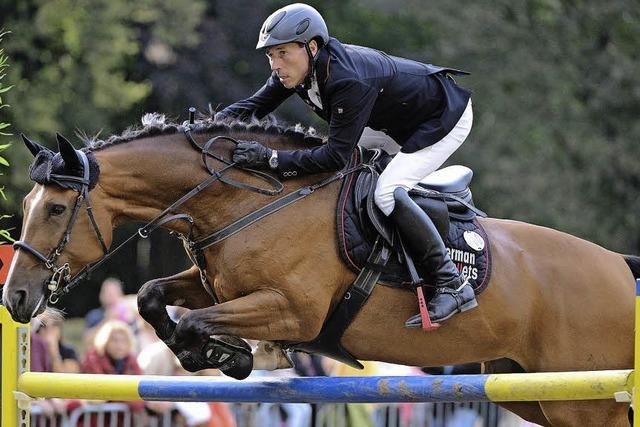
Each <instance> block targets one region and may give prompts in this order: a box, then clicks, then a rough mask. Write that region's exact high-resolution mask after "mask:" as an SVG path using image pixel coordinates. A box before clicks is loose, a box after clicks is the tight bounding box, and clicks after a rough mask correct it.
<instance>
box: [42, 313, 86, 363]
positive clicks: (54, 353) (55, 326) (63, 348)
mask: <svg viewBox="0 0 640 427" xmlns="http://www.w3.org/2000/svg"><path fill="white" fill-rule="evenodd" d="M62 328H63V320H62V319H58V318H53V317H49V318H47V319H46V320H45V321H44V323H43V324H42V326H41V327H40V328H39V329H38V333H37V335H38V337H41V338H42V340H43V341H44V342H45V343H46V345H47V351H48V354H49V360H50V361H51V369H52V371H53V372H59V373H68V374H75V373H78V372H80V362H79V361H78V355H77V353H76V350H75V348H73V347H72V346H71V345H69V344H66V343H64V342H63V341H62Z"/></svg>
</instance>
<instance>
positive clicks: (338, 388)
mask: <svg viewBox="0 0 640 427" xmlns="http://www.w3.org/2000/svg"><path fill="white" fill-rule="evenodd" d="M632 387H633V372H632V371H631V370H615V371H594V372H560V373H556V372H550V373H533V374H494V375H438V376H415V377H414V376H408V377H389V376H386V377H308V378H274V379H259V380H252V379H247V380H243V381H234V380H229V379H226V378H224V377H197V376H196V377H154V376H137V375H89V374H51V373H43V372H27V373H25V374H22V375H21V376H20V379H19V380H18V390H19V391H21V392H23V393H25V394H27V395H29V396H33V397H44V398H48V397H60V398H68V399H92V400H160V401H172V400H173V401H176V400H177V401H196V402H199V401H205V402H206V401H213V402H274V403H283V402H309V403H344V402H350V403H380V402H480V401H492V402H512V401H540V400H543V401H546V400H595V399H612V398H613V395H614V394H615V393H617V392H620V391H627V392H629V393H631V391H632Z"/></svg>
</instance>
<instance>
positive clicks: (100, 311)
mask: <svg viewBox="0 0 640 427" xmlns="http://www.w3.org/2000/svg"><path fill="white" fill-rule="evenodd" d="M123 296H124V293H123V291H122V282H121V281H120V280H119V279H116V278H114V277H109V278H108V279H106V280H105V281H104V282H102V286H101V287H100V307H98V308H94V309H93V310H91V311H89V313H87V315H86V316H85V318H84V321H85V324H86V327H87V329H91V328H94V327H96V326H98V324H100V322H102V321H103V320H105V318H110V319H119V320H123V321H125V322H128V321H129V319H126V318H120V317H123V316H124V315H125V313H124V310H125V307H124V306H123V305H122V299H123ZM121 311H122V313H121V314H122V316H120V312H121ZM107 315H108V316H107Z"/></svg>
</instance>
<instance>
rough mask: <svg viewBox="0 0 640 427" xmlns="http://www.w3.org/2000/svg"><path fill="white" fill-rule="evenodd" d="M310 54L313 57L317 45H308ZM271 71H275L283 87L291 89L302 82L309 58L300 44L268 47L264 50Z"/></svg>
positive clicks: (312, 43)
mask: <svg viewBox="0 0 640 427" xmlns="http://www.w3.org/2000/svg"><path fill="white" fill-rule="evenodd" d="M309 47H310V49H311V53H312V54H313V55H315V53H316V51H317V44H316V42H315V41H311V43H309ZM265 53H266V55H267V58H269V65H270V66H271V71H275V72H276V74H277V75H278V77H279V78H280V82H282V84H283V85H284V87H286V88H288V89H291V88H294V87H296V86H298V85H300V84H302V83H303V82H304V78H305V77H306V75H307V72H308V71H309V56H308V55H307V51H306V49H305V48H304V46H303V45H301V44H300V43H285V44H280V45H277V46H271V47H268V48H267V50H266V52H265Z"/></svg>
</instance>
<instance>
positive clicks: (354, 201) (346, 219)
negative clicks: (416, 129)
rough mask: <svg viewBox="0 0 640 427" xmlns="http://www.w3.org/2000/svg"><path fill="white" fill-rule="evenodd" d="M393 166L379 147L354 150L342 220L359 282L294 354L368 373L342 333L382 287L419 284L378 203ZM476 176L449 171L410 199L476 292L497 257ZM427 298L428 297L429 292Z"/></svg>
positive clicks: (343, 245) (342, 240) (346, 255)
mask: <svg viewBox="0 0 640 427" xmlns="http://www.w3.org/2000/svg"><path fill="white" fill-rule="evenodd" d="M389 161H391V157H390V156H388V155H383V152H381V151H380V150H366V149H363V148H359V149H358V150H355V152H354V154H353V156H352V159H351V163H350V165H349V167H348V168H347V170H352V171H353V170H355V171H356V172H352V173H349V174H348V175H346V178H345V179H344V181H343V184H342V189H341V191H340V196H339V199H338V207H337V212H336V215H337V217H336V219H337V222H336V223H337V234H338V246H339V248H340V250H339V252H340V256H341V257H342V259H343V261H344V262H345V264H346V265H347V266H349V268H350V269H351V270H353V271H354V272H355V273H357V277H356V279H355V281H354V282H353V284H352V285H351V286H350V287H349V289H348V290H347V292H346V293H345V295H344V296H343V298H342V299H341V301H340V303H338V305H337V307H336V308H335V310H334V311H333V312H332V313H331V314H330V316H329V317H328V319H327V320H326V322H325V324H324V325H323V327H322V330H321V331H320V334H319V335H318V336H317V337H316V338H315V339H314V340H312V341H310V342H304V343H290V344H288V345H287V348H289V349H290V350H293V351H302V352H305V353H315V354H322V355H324V356H327V357H331V358H333V359H335V360H338V361H340V362H342V363H345V364H347V365H349V366H352V367H355V368H360V369H362V368H363V366H362V364H361V363H360V362H359V361H358V360H356V359H355V358H354V357H353V356H352V355H351V354H350V353H349V352H348V351H346V350H345V349H344V348H343V347H342V345H341V344H340V340H341V338H342V335H344V332H345V331H346V329H347V328H348V327H349V325H350V324H351V322H352V321H353V319H354V318H355V317H356V316H357V314H358V312H359V311H360V309H361V308H362V307H363V306H364V304H366V302H367V300H368V298H369V296H370V295H371V293H372V292H373V289H374V288H375V286H376V284H378V283H380V284H382V285H385V286H392V287H401V288H404V289H407V290H411V289H412V287H410V286H407V285H410V284H415V282H416V276H417V274H416V273H415V272H412V271H411V270H412V266H413V262H412V261H411V260H410V259H408V258H407V257H408V256H409V252H408V251H407V250H405V248H403V247H402V243H401V240H400V239H399V238H398V237H397V235H396V232H395V231H394V229H393V227H392V226H391V224H390V222H389V221H388V220H387V218H386V217H385V216H384V214H383V213H382V212H381V211H380V210H379V209H378V208H377V206H376V205H375V203H374V192H375V188H376V183H377V180H378V176H379V175H380V173H381V171H382V170H384V167H385V166H386V165H387V164H388V163H389ZM472 176H473V172H472V171H471V169H469V168H466V167H464V166H451V167H448V168H444V169H442V170H440V171H437V172H434V173H433V174H431V175H429V177H428V179H426V180H425V181H424V182H421V183H420V184H419V185H418V186H417V187H416V188H414V189H412V190H411V191H410V192H409V195H410V196H411V197H412V199H413V200H414V201H415V202H416V203H417V204H418V206H420V207H421V208H422V209H423V210H424V211H425V212H426V213H427V214H428V215H429V217H430V218H431V219H432V221H433V222H434V223H435V225H436V227H437V229H438V231H439V233H440V235H441V237H442V238H443V241H444V242H445V245H446V246H447V250H448V251H449V254H450V256H451V259H452V260H453V262H454V263H455V264H456V267H457V268H458V270H460V271H461V272H462V273H463V274H464V275H465V277H466V278H467V279H468V280H469V283H470V284H471V286H472V287H473V288H474V291H475V293H476V295H477V294H479V293H480V292H482V291H483V290H484V289H485V288H486V287H487V285H488V283H489V278H490V274H491V254H490V252H489V241H488V239H487V235H486V233H485V232H484V230H483V228H482V226H481V225H480V223H479V222H478V221H477V217H478V216H481V217H485V216H486V214H485V213H484V212H482V211H481V210H480V209H478V208H476V207H475V206H474V204H473V197H472V194H471V190H470V189H469V183H470V182H471V177H472ZM405 254H406V255H405ZM420 285H422V286H425V285H426V287H427V288H428V287H429V277H425V278H422V283H420ZM433 290H435V288H434V289H433ZM426 296H427V298H429V297H430V295H429V293H427V295H426Z"/></svg>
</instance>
